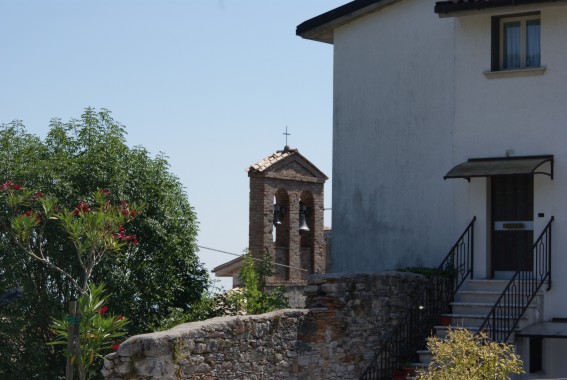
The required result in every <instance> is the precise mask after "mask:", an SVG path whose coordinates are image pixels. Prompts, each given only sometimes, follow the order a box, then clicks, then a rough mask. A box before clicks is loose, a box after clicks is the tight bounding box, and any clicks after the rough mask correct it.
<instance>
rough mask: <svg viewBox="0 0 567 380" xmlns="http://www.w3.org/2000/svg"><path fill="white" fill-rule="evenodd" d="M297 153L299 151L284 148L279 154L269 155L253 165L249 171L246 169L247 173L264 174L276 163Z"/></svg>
mask: <svg viewBox="0 0 567 380" xmlns="http://www.w3.org/2000/svg"><path fill="white" fill-rule="evenodd" d="M295 153H297V149H289V148H287V149H285V148H284V150H278V151H277V152H275V153H273V154H271V155H269V156H268V157H266V158H264V159H263V160H260V161H258V162H256V163H255V164H252V165H251V166H250V167H249V168H248V169H246V171H247V172H253V173H258V172H263V171H264V170H266V169H268V168H269V167H270V166H272V165H273V164H275V163H276V162H278V161H281V160H283V159H284V158H286V157H289V156H291V155H294V154H295Z"/></svg>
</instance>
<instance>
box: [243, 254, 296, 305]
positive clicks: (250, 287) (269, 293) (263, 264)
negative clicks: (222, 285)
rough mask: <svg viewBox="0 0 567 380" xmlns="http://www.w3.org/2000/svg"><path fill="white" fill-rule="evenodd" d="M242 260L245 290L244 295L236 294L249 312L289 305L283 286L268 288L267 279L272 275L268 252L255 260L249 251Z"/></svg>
mask: <svg viewBox="0 0 567 380" xmlns="http://www.w3.org/2000/svg"><path fill="white" fill-rule="evenodd" d="M243 257H244V259H243V260H242V266H241V267H240V275H239V277H240V281H241V282H242V285H243V288H244V292H243V294H242V296H239V295H235V297H236V299H237V300H238V299H239V298H241V299H242V301H241V302H242V303H243V306H244V308H245V309H246V312H247V314H261V313H267V312H269V311H274V310H278V309H284V308H286V307H289V305H288V300H287V297H286V296H285V294H284V289H283V287H276V288H275V289H271V290H268V289H267V287H266V279H267V278H268V277H270V276H272V275H273V274H274V273H273V270H272V260H271V258H270V256H269V255H268V254H266V255H264V256H263V257H262V259H261V260H255V259H254V257H253V256H252V253H250V252H248V253H246V254H245V255H244V256H243Z"/></svg>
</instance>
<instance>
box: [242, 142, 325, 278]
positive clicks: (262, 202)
mask: <svg viewBox="0 0 567 380" xmlns="http://www.w3.org/2000/svg"><path fill="white" fill-rule="evenodd" d="M246 171H247V172H248V177H250V226H249V234H248V242H249V243H248V244H249V249H250V251H251V252H252V254H253V255H254V257H258V258H260V257H262V255H263V254H265V253H268V254H269V255H270V256H271V257H272V261H273V263H274V276H273V277H272V278H270V279H268V282H269V283H270V284H273V285H275V284H282V285H285V284H294V285H300V284H302V283H305V281H306V280H307V276H308V275H309V274H311V273H325V272H326V270H327V268H326V263H327V258H326V250H325V236H324V225H323V201H324V196H323V186H324V184H325V181H326V180H327V179H328V178H327V176H326V175H325V174H323V172H321V171H320V170H319V169H317V167H316V166H315V165H313V164H312V163H311V162H309V160H307V159H306V158H305V157H303V156H302V155H301V154H299V151H298V150H297V149H290V148H289V147H288V146H287V145H286V147H285V148H284V149H283V150H279V151H277V152H275V153H274V154H272V155H270V156H268V157H266V158H264V159H263V160H261V161H258V162H257V163H255V164H253V165H252V166H250V167H249V168H248V169H247V170H246Z"/></svg>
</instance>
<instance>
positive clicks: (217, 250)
mask: <svg viewBox="0 0 567 380" xmlns="http://www.w3.org/2000/svg"><path fill="white" fill-rule="evenodd" d="M197 247H199V248H201V249H207V250H209V251H214V252H220V253H225V254H227V255H232V256H237V257H242V256H244V255H239V254H238V253H232V252H227V251H223V250H220V249H216V248H210V247H204V246H202V245H197ZM252 260H256V261H262V259H257V258H255V257H252ZM274 265H278V266H280V267H286V268H290V269H298V270H302V271H304V272H309V271H308V270H307V269H303V268H298V267H292V266H291V265H285V264H280V263H274Z"/></svg>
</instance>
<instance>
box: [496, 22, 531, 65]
mask: <svg viewBox="0 0 567 380" xmlns="http://www.w3.org/2000/svg"><path fill="white" fill-rule="evenodd" d="M540 24H541V21H540V15H539V12H537V13H530V14H524V15H514V16H498V17H493V19H492V45H493V46H492V70H493V71H498V70H514V69H528V68H534V67H540V66H541V49H540Z"/></svg>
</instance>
